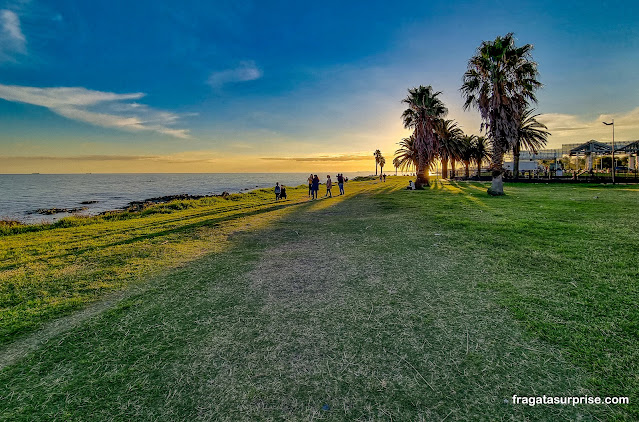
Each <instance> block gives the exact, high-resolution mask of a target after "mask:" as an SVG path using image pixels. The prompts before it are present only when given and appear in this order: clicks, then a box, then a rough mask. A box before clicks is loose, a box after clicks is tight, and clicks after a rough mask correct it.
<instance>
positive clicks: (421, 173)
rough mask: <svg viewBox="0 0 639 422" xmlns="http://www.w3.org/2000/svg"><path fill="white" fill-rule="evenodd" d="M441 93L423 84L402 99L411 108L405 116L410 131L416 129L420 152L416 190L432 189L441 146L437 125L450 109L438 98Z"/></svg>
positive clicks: (416, 145)
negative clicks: (431, 173) (432, 172)
mask: <svg viewBox="0 0 639 422" xmlns="http://www.w3.org/2000/svg"><path fill="white" fill-rule="evenodd" d="M440 94H441V92H434V91H433V88H432V87H431V86H430V85H429V86H426V87H425V86H422V85H420V86H419V87H418V88H410V89H409V90H408V96H407V97H406V98H404V99H403V100H402V103H404V104H406V105H407V106H408V108H407V109H406V110H404V113H402V120H403V122H404V127H405V128H406V129H413V137H414V144H415V150H416V153H417V162H416V164H417V165H416V167H417V171H416V174H417V177H416V180H415V187H416V188H417V189H423V186H424V185H426V186H428V184H429V182H428V170H429V169H430V168H431V166H432V165H433V161H434V160H435V157H436V156H437V153H438V150H439V145H438V139H437V135H436V134H435V122H436V120H437V119H443V118H444V117H446V114H447V113H448V110H447V109H446V107H445V106H444V103H442V101H441V100H440V99H439V98H437V97H438V96H439V95H440Z"/></svg>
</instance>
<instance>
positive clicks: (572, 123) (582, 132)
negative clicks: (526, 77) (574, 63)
mask: <svg viewBox="0 0 639 422" xmlns="http://www.w3.org/2000/svg"><path fill="white" fill-rule="evenodd" d="M612 119H615V139H616V140H618V141H630V140H636V139H637V138H639V107H637V108H635V109H633V110H630V111H628V112H626V113H619V114H601V115H599V116H597V117H596V118H595V119H587V118H583V117H581V116H577V115H574V114H563V113H549V114H542V115H541V116H539V117H538V120H539V121H540V122H541V123H543V124H545V125H546V126H547V127H548V130H549V131H550V133H551V134H552V136H551V138H550V139H549V147H551V148H552V147H558V146H559V145H561V144H562V143H582V142H587V141H589V140H591V139H596V140H600V141H609V140H610V139H611V138H612V129H611V128H610V127H609V126H605V125H603V124H602V123H601V122H610V121H611V120H612Z"/></svg>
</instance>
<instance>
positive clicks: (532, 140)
mask: <svg viewBox="0 0 639 422" xmlns="http://www.w3.org/2000/svg"><path fill="white" fill-rule="evenodd" d="M534 112H535V110H534V109H527V110H526V111H524V113H523V114H522V115H521V122H520V124H519V131H518V136H517V140H516V141H515V145H513V175H514V177H515V179H519V154H520V152H521V148H522V147H523V148H525V149H527V150H528V151H532V153H533V154H537V152H539V150H540V149H541V148H543V147H545V146H546V142H547V140H548V135H550V132H548V131H547V130H546V129H548V128H547V127H546V125H544V124H543V123H539V122H538V121H537V119H536V117H537V116H539V114H533V113H534Z"/></svg>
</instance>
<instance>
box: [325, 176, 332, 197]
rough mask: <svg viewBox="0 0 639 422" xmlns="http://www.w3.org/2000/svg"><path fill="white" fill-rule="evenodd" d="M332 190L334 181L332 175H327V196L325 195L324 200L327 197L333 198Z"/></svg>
mask: <svg viewBox="0 0 639 422" xmlns="http://www.w3.org/2000/svg"><path fill="white" fill-rule="evenodd" d="M332 188H333V181H332V180H331V175H330V174H327V175H326V195H324V198H326V197H327V196H328V197H329V198H332V197H333V193H332V192H331V189H332Z"/></svg>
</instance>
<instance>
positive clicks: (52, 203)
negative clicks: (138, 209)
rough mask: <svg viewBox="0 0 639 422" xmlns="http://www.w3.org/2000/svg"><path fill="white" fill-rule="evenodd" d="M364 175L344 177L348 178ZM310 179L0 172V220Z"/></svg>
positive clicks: (32, 219) (39, 218)
mask: <svg viewBox="0 0 639 422" xmlns="http://www.w3.org/2000/svg"><path fill="white" fill-rule="evenodd" d="M363 174H365V173H344V175H345V176H346V177H348V178H352V177H355V176H357V175H363ZM325 176H326V175H325V174H324V175H320V179H322V180H324V179H325ZM334 176H335V175H333V174H331V177H334ZM307 178H308V174H306V173H205V174H202V173H191V174H183V173H179V174H178V173H154V174H139V173H136V174H0V220H17V221H21V222H23V223H41V222H52V221H56V220H59V219H61V218H63V217H68V216H69V215H71V213H58V214H53V215H41V214H37V213H35V211H36V210H38V209H50V208H58V209H73V208H82V207H86V209H85V210H83V211H78V212H77V213H76V214H79V215H95V214H99V213H101V212H103V211H109V210H116V209H121V208H123V207H125V206H126V205H127V204H128V203H129V202H132V201H141V200H144V199H148V198H154V197H160V196H167V195H178V194H189V195H210V194H216V195H219V194H221V193H222V192H224V191H226V192H229V193H240V192H246V191H248V190H252V189H258V188H269V187H273V186H275V182H280V184H283V185H285V186H299V185H302V184H306V183H307V182H306V179H307ZM83 202H84V204H83Z"/></svg>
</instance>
